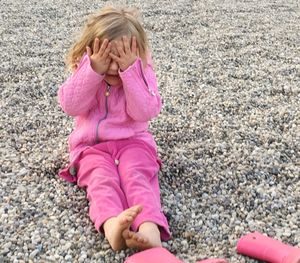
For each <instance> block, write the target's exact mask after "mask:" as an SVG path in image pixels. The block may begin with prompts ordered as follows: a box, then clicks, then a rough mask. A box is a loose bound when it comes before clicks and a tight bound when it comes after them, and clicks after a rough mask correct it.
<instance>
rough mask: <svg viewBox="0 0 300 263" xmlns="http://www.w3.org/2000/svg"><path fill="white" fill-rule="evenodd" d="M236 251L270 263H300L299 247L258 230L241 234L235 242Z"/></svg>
mask: <svg viewBox="0 0 300 263" xmlns="http://www.w3.org/2000/svg"><path fill="white" fill-rule="evenodd" d="M237 252H238V253H240V254H243V255H246V256H249V257H252V258H256V259H260V260H264V261H267V262H271V263H300V248H298V247H292V246H290V245H286V244H283V243H282V242H280V241H278V240H275V239H273V238H270V237H267V236H265V235H262V234H260V233H258V232H254V233H250V234H247V235H245V236H242V237H241V238H240V239H239V241H238V243H237Z"/></svg>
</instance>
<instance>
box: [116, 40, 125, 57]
mask: <svg viewBox="0 0 300 263" xmlns="http://www.w3.org/2000/svg"><path fill="white" fill-rule="evenodd" d="M114 45H115V47H116V49H117V51H118V53H119V55H120V56H124V55H125V52H124V44H123V41H114Z"/></svg>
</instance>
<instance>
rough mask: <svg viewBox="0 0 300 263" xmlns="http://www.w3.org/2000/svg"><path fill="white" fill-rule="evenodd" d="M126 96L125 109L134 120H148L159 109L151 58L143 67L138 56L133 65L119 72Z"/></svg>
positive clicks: (159, 102) (158, 96)
mask: <svg viewBox="0 0 300 263" xmlns="http://www.w3.org/2000/svg"><path fill="white" fill-rule="evenodd" d="M119 75H120V77H121V79H122V83H123V88H124V93H125V97H126V111H127V113H128V115H129V116H130V117H131V118H133V119H134V120H136V121H149V120H151V119H152V118H154V117H156V116H157V115H158V114H159V112H160V110H161V104H162V103H161V98H160V95H159V92H158V87H157V80H156V76H155V72H154V70H153V67H152V63H151V58H149V59H148V63H147V66H146V67H145V68H143V64H142V60H141V59H140V58H138V59H137V60H136V61H135V62H134V64H133V65H131V66H130V67H129V68H128V69H126V70H125V71H123V72H119Z"/></svg>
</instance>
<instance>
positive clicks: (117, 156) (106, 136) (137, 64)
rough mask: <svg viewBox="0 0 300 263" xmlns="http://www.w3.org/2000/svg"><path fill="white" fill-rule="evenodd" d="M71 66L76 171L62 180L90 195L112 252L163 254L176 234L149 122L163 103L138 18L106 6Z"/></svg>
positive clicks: (62, 97) (67, 104) (68, 103)
mask: <svg viewBox="0 0 300 263" xmlns="http://www.w3.org/2000/svg"><path fill="white" fill-rule="evenodd" d="M67 65H68V66H69V68H70V69H71V70H72V71H73V74H72V76H70V77H69V78H68V79H67V80H66V82H65V83H64V84H63V85H62V86H61V87H60V88H59V91H58V97H59V102H60V105H61V107H62V109H63V110H64V112H65V113H66V114H68V115H70V116H73V117H75V129H74V131H73V132H72V133H71V135H70V137H69V150H70V164H69V165H68V167H66V168H65V169H64V170H62V171H60V176H61V177H63V178H64V179H66V180H68V181H70V182H77V184H78V185H79V187H84V188H86V191H87V198H88V200H89V204H90V207H89V215H90V218H91V220H92V221H93V222H94V224H95V227H96V229H97V230H100V231H103V232H104V234H105V237H106V238H107V239H108V241H109V243H110V245H111V247H112V249H113V250H121V249H124V248H126V247H130V248H138V249H147V248H151V247H160V246H161V240H168V239H169V238H170V232H169V227H168V222H167V220H166V218H165V216H164V214H163V212H162V209H161V204H160V192H159V184H158V171H159V168H160V161H159V159H158V158H157V148H156V144H155V142H154V139H153V137H152V135H151V134H150V132H149V131H148V122H149V121H150V120H151V119H152V118H154V117H156V116H157V115H158V113H159V111H160V109H161V98H160V95H159V93H158V89H157V81H156V77H155V73H154V71H153V67H152V61H151V57H150V53H149V48H148V43H147V37H146V34H145V31H144V29H143V27H142V26H141V24H140V22H139V21H138V20H137V16H136V14H135V12H133V11H131V10H129V9H116V8H111V7H107V8H103V9H102V10H100V12H99V13H97V14H95V15H93V16H91V17H90V18H89V19H88V21H87V24H86V26H85V27H84V29H83V32H82V34H81V36H80V38H79V39H78V41H77V42H76V43H75V44H74V45H73V47H72V48H71V49H70V51H69V53H68V56H67Z"/></svg>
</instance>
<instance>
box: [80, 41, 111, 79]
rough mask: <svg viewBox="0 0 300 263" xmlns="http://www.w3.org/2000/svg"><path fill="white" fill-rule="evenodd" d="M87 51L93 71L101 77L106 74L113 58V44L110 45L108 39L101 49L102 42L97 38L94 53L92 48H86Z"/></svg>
mask: <svg viewBox="0 0 300 263" xmlns="http://www.w3.org/2000/svg"><path fill="white" fill-rule="evenodd" d="M86 51H87V54H88V56H89V57H90V60H91V66H92V68H93V70H94V71H96V72H97V73H98V74H100V75H103V74H105V73H106V71H107V70H108V67H109V64H110V62H111V57H110V56H109V53H110V51H111V43H109V41H108V39H104V41H103V42H102V45H101V47H100V40H99V39H98V38H96V39H95V41H94V46H93V52H92V50H91V48H90V47H86Z"/></svg>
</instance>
